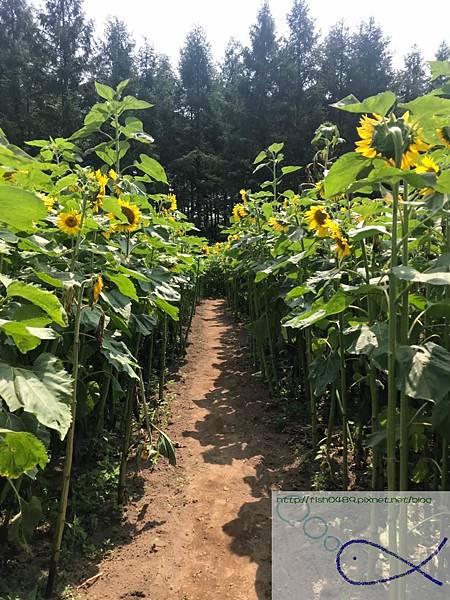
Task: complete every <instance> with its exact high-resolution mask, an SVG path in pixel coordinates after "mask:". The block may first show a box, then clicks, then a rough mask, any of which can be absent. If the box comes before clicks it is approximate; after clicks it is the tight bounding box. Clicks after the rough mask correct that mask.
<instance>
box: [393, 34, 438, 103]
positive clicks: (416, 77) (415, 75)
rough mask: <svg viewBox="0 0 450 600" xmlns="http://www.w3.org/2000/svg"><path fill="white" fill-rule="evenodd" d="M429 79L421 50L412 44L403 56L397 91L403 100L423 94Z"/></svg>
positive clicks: (406, 100) (427, 86)
mask: <svg viewBox="0 0 450 600" xmlns="http://www.w3.org/2000/svg"><path fill="white" fill-rule="evenodd" d="M429 85H430V81H429V76H428V73H427V71H426V69H425V63H424V60H423V56H422V52H421V51H420V50H419V48H418V47H417V46H413V48H412V50H411V52H409V53H408V54H407V55H406V56H405V58H404V67H403V69H402V71H400V73H399V74H398V83H397V92H398V95H399V96H400V98H401V99H402V100H403V101H404V102H408V101H409V100H412V99H413V98H417V96H421V95H422V94H425V93H426V91H427V89H428V88H429Z"/></svg>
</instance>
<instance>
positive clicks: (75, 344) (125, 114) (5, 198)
mask: <svg viewBox="0 0 450 600" xmlns="http://www.w3.org/2000/svg"><path fill="white" fill-rule="evenodd" d="M126 86H127V81H123V82H122V83H120V84H119V85H118V86H117V88H116V89H112V88H111V87H108V86H106V85H102V84H96V90H97V93H98V95H99V97H100V98H99V101H98V102H97V103H96V104H95V105H94V106H93V107H92V109H91V110H90V112H89V113H88V114H87V116H86V117H85V119H84V125H83V127H82V128H81V129H80V130H78V131H76V132H75V133H74V134H73V135H72V136H71V137H69V138H64V139H63V138H56V139H50V140H34V141H30V142H28V146H29V150H30V151H29V152H25V151H24V150H21V149H19V148H18V147H15V146H13V145H11V144H9V143H8V140H7V139H6V138H5V136H4V134H3V132H1V131H0V199H1V201H0V223H1V236H0V331H1V338H2V339H1V348H0V519H1V520H0V535H1V536H2V541H5V540H7V541H9V542H10V543H14V544H16V545H17V546H19V547H21V548H24V549H26V548H27V545H28V543H29V540H30V538H31V535H32V533H33V531H34V529H35V527H36V526H37V524H38V523H40V522H41V521H42V518H43V516H44V515H43V502H42V501H41V500H42V498H41V497H40V494H44V493H46V494H47V496H46V500H47V503H46V505H47V506H48V505H51V506H53V507H55V511H56V513H57V516H56V518H55V521H56V524H55V527H54V530H55V532H54V543H53V550H52V553H51V561H50V575H49V580H48V586H47V593H48V594H51V591H52V589H53V586H54V581H55V575H56V570H57V565H58V562H59V559H60V553H61V544H62V537H63V531H64V526H65V523H66V517H67V514H68V513H67V508H68V499H69V488H70V485H71V478H72V474H73V467H74V466H76V465H78V466H79V465H81V464H83V463H85V462H88V461H89V459H90V458H91V457H94V458H95V457H96V456H97V452H98V451H99V448H101V446H102V444H103V445H104V444H105V443H110V444H112V445H114V446H115V447H116V448H117V449H118V453H119V455H118V456H119V463H120V464H119V466H118V472H117V489H116V493H117V503H118V504H119V505H120V504H121V503H123V501H124V498H125V482H126V471H127V459H128V456H129V448H130V444H131V442H132V440H133V443H134V445H135V446H136V445H137V449H136V448H135V451H136V453H137V455H138V458H139V460H140V461H141V462H143V463H154V462H156V461H157V459H158V457H159V456H161V455H162V456H165V457H167V458H168V459H169V461H170V462H171V463H172V464H173V463H174V462H175V452H174V447H173V444H172V442H171V440H170V439H169V437H168V436H167V435H166V434H165V433H164V431H163V430H162V428H161V427H162V426H161V422H160V411H161V406H162V404H163V402H164V385H165V377H166V371H167V365H168V364H169V361H171V360H172V361H173V360H175V359H176V357H179V356H182V355H183V353H184V349H185V346H186V339H187V336H188V333H189V328H190V325H191V321H192V318H193V314H194V310H195V306H196V302H197V296H198V287H199V275H200V272H201V268H202V264H201V256H202V247H203V245H204V243H205V241H204V240H203V239H202V238H201V237H199V236H198V235H195V231H194V230H195V228H194V226H193V225H192V224H191V223H189V222H187V220H186V218H185V217H184V215H183V214H182V213H181V212H179V211H178V210H177V201H176V197H175V196H174V195H173V194H172V193H170V188H168V180H167V176H166V173H165V171H164V168H163V167H162V166H161V165H160V164H159V162H157V161H156V160H155V159H154V158H152V157H151V156H149V155H148V154H147V153H145V147H146V145H147V144H150V143H151V142H152V141H153V139H152V138H151V136H150V135H148V134H147V133H145V132H144V131H143V126H142V122H141V121H140V120H139V118H138V117H137V116H136V113H137V112H138V111H140V110H143V109H148V108H150V107H151V105H150V104H148V103H147V102H144V101H142V100H138V99H137V98H135V97H133V96H130V95H125V89H126ZM140 152H141V153H140ZM130 156H131V157H135V158H134V159H133V158H131V159H130ZM137 156H138V158H136V157H137ZM136 438H137V441H136ZM52 480H53V481H55V483H54V485H53V487H52V486H49V485H48V482H49V481H52ZM49 487H50V489H51V490H53V492H52V493H53V496H52V497H51V498H49V497H48V494H49V492H48V489H47V488H49ZM55 489H56V493H55V492H54V490H55ZM58 495H59V498H58ZM72 526H73V523H72Z"/></svg>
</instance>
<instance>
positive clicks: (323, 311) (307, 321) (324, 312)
mask: <svg viewBox="0 0 450 600" xmlns="http://www.w3.org/2000/svg"><path fill="white" fill-rule="evenodd" d="M351 303H352V296H351V295H350V294H348V293H347V292H344V291H343V290H339V291H338V292H336V294H334V296H332V297H331V298H330V299H329V300H328V302H324V301H323V299H322V298H320V299H319V300H317V301H316V302H314V304H313V305H312V307H311V308H310V310H307V311H305V312H303V313H301V314H300V315H297V316H295V317H293V318H292V319H289V320H288V321H287V322H286V323H284V327H292V328H293V329H306V328H307V327H310V326H311V325H314V323H317V322H318V321H321V320H322V319H324V318H325V317H329V316H331V315H337V314H339V313H342V312H344V310H346V309H347V308H348V307H349V306H350V304H351Z"/></svg>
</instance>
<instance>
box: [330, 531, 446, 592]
mask: <svg viewBox="0 0 450 600" xmlns="http://www.w3.org/2000/svg"><path fill="white" fill-rule="evenodd" d="M447 540H448V538H446V537H444V538H443V539H442V541H441V542H440V544H439V545H438V546H437V548H436V549H435V550H433V552H432V553H431V554H430V555H429V556H427V557H426V558H425V559H424V560H423V561H422V562H420V563H419V564H418V565H415V564H414V563H412V562H410V561H409V560H407V559H406V558H403V557H401V556H399V555H398V554H396V553H395V552H392V550H389V549H388V548H384V547H383V546H381V545H380V544H376V543H375V542H371V541H370V540H364V539H361V540H350V541H349V542H345V544H343V545H342V546H341V548H340V549H339V552H338V553H337V556H336V569H337V570H338V573H339V575H340V576H341V577H342V578H343V579H344V580H345V581H347V583H350V584H351V585H376V584H378V583H388V582H389V581H394V579H400V578H401V577H406V576H407V575H411V574H412V573H417V574H419V575H421V576H422V577H425V578H426V579H428V580H429V581H430V582H431V583H434V584H436V585H439V586H442V585H443V584H442V581H439V580H438V579H435V578H434V577H432V576H431V575H429V574H428V573H425V571H423V570H422V567H423V566H424V565H426V564H427V563H428V562H430V560H431V559H432V558H433V557H434V556H436V555H437V554H439V552H440V551H441V550H442V548H443V547H444V546H445V544H446V543H447ZM357 545H359V546H370V547H372V548H376V549H377V550H380V551H381V552H383V553H384V554H387V555H388V556H392V557H394V558H396V559H398V560H399V561H401V562H402V563H403V564H405V565H406V566H407V567H409V568H408V569H406V570H405V572H404V573H400V574H399V575H393V576H392V577H385V578H382V579H374V580H372V581H356V580H354V579H350V577H348V576H347V575H346V574H345V573H344V571H343V568H342V563H341V557H342V553H343V552H344V550H346V548H349V547H351V546H357ZM353 560H356V556H353Z"/></svg>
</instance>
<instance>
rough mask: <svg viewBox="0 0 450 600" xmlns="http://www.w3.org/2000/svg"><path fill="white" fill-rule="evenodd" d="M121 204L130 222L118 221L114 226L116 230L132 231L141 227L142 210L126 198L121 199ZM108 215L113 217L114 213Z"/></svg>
mask: <svg viewBox="0 0 450 600" xmlns="http://www.w3.org/2000/svg"><path fill="white" fill-rule="evenodd" d="M119 206H120V209H121V211H122V214H123V216H124V217H126V219H127V221H128V223H116V224H115V225H114V226H113V229H114V231H120V232H127V233H131V232H132V231H136V229H139V225H140V223H141V220H142V217H141V211H140V210H139V208H138V207H137V206H136V205H135V204H132V203H131V202H127V201H126V200H119ZM108 216H109V217H110V218H111V217H113V215H108Z"/></svg>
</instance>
